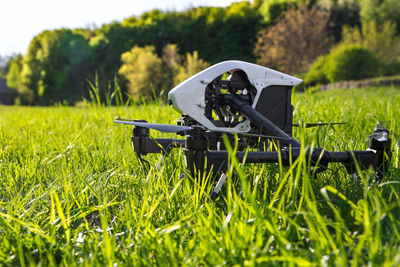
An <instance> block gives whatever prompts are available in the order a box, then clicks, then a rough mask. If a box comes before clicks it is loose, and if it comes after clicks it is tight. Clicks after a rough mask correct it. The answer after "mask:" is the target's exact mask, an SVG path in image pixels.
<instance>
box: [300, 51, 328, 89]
mask: <svg viewBox="0 0 400 267" xmlns="http://www.w3.org/2000/svg"><path fill="white" fill-rule="evenodd" d="M326 59H327V57H326V56H319V57H318V58H317V60H316V61H315V62H314V64H313V65H312V66H311V68H310V70H309V71H308V72H307V74H306V76H305V77H304V84H317V83H327V82H328V78H327V77H326V75H325V72H324V66H325V64H326Z"/></svg>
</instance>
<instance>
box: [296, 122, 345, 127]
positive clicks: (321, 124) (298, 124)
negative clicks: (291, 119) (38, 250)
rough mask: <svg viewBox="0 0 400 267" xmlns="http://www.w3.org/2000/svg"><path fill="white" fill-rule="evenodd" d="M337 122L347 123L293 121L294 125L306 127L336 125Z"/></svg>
mask: <svg viewBox="0 0 400 267" xmlns="http://www.w3.org/2000/svg"><path fill="white" fill-rule="evenodd" d="M336 124H346V122H314V123H304V124H300V123H293V126H294V127H303V126H304V127H305V128H311V127H317V126H326V125H336Z"/></svg>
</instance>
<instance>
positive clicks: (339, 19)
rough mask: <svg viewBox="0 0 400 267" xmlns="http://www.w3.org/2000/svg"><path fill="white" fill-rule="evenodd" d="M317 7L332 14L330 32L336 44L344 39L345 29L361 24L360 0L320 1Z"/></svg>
mask: <svg viewBox="0 0 400 267" xmlns="http://www.w3.org/2000/svg"><path fill="white" fill-rule="evenodd" d="M317 6H318V7H319V8H320V9H322V10H325V11H327V12H328V13H329V14H330V17H329V30H330V32H331V34H332V35H333V38H334V40H335V42H339V41H340V40H341V39H342V31H343V27H345V26H351V27H354V26H359V25H360V24H361V22H360V3H359V1H358V0H340V1H333V0H320V1H318V2H317Z"/></svg>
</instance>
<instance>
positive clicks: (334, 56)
mask: <svg viewBox="0 0 400 267" xmlns="http://www.w3.org/2000/svg"><path fill="white" fill-rule="evenodd" d="M378 69H379V63H378V60H377V59H376V58H375V57H374V55H373V54H372V53H371V52H370V51H369V50H367V49H365V48H362V47H360V46H356V45H350V46H339V47H338V48H336V49H334V50H333V51H332V52H331V53H330V54H329V56H328V59H327V62H326V65H325V66H324V68H323V70H325V73H326V77H327V78H328V80H329V81H330V82H338V81H343V80H359V79H364V78H369V77H373V76H374V75H377V74H378Z"/></svg>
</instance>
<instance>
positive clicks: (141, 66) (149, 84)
mask: <svg viewBox="0 0 400 267" xmlns="http://www.w3.org/2000/svg"><path fill="white" fill-rule="evenodd" d="M121 61H122V66H121V68H120V69H119V71H118V73H119V74H120V75H121V76H123V77H124V78H125V80H127V81H128V83H127V87H128V93H129V94H130V96H132V97H133V99H134V100H136V101H138V100H141V99H146V100H148V99H152V98H153V97H154V96H158V95H159V94H160V92H161V90H162V85H163V72H162V61H161V59H160V58H158V57H157V54H156V53H155V49H154V47H153V46H146V47H138V46H135V47H133V48H132V49H131V50H130V51H128V52H125V53H123V54H122V55H121Z"/></svg>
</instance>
